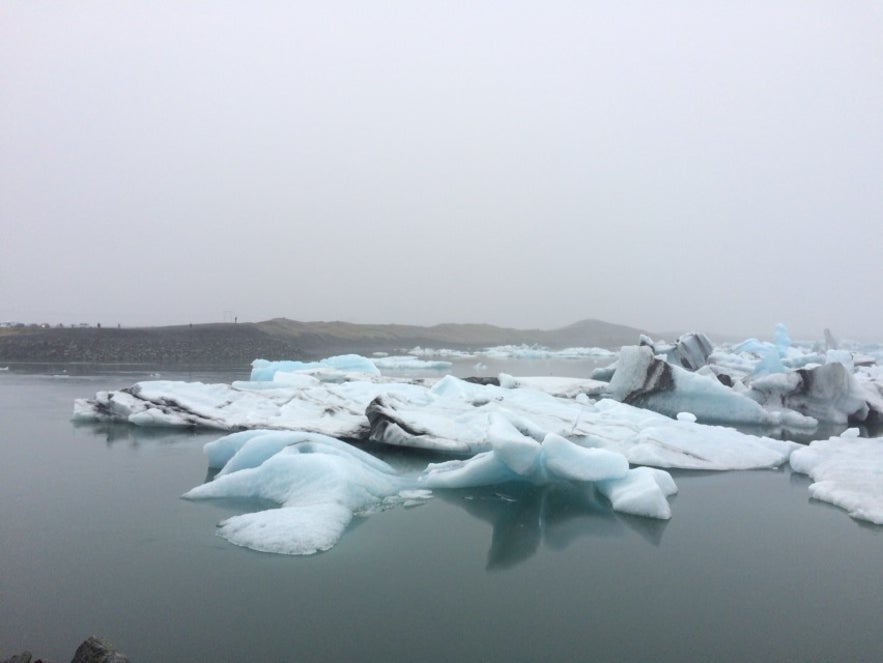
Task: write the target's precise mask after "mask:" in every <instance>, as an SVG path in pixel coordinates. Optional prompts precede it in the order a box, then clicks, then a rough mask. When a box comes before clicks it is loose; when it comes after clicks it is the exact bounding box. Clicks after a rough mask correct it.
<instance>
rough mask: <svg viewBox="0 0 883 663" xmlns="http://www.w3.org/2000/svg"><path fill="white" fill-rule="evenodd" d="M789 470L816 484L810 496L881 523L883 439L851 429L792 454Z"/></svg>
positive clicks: (811, 488)
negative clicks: (805, 476) (862, 434)
mask: <svg viewBox="0 0 883 663" xmlns="http://www.w3.org/2000/svg"><path fill="white" fill-rule="evenodd" d="M790 464H791V469H793V470H794V471H795V472H800V473H802V474H807V475H809V476H810V477H812V479H813V481H814V482H815V483H813V484H811V485H810V487H809V493H810V495H811V496H812V497H813V498H815V499H817V500H822V501H824V502H829V503H831V504H834V505H836V506H839V507H840V508H841V509H845V510H846V511H847V512H848V513H849V515H850V516H852V517H853V518H856V519H858V520H866V521H868V522H871V523H874V524H876V525H883V438H860V437H859V436H858V429H855V428H850V429H849V430H847V431H846V432H845V433H843V434H842V435H840V436H839V437H832V438H829V439H827V440H817V441H815V442H812V443H811V444H810V445H809V446H808V447H803V448H801V449H798V450H797V451H795V452H794V453H792V454H791V460H790Z"/></svg>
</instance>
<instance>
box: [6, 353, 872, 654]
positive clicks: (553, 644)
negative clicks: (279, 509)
mask: <svg viewBox="0 0 883 663" xmlns="http://www.w3.org/2000/svg"><path fill="white" fill-rule="evenodd" d="M485 363H490V362H485ZM470 369H471V366H470V365H466V364H463V365H457V366H455V372H457V373H458V374H464V373H466V372H469V370H470ZM507 369H508V372H511V373H513V374H516V375H519V374H520V375H528V374H549V373H555V374H561V375H565V374H572V375H579V374H583V375H584V374H585V372H586V370H587V365H586V363H582V364H580V362H576V361H567V362H554V361H543V360H541V361H540V362H539V363H537V362H536V361H534V362H528V361H522V362H509V363H507V364H505V365H494V366H489V367H488V369H487V370H488V372H489V374H492V373H493V371H498V370H507ZM61 371H62V369H61V368H59V367H30V368H28V369H24V368H17V367H12V368H11V370H9V371H4V372H0V453H2V455H0V658H4V657H6V656H9V655H11V654H13V653H15V652H18V651H21V650H23V649H30V650H31V651H33V652H34V653H35V654H38V655H40V656H43V657H47V658H50V659H52V660H56V661H64V660H68V659H69V658H70V656H71V655H72V652H73V650H74V649H75V648H76V646H77V644H78V643H79V642H80V641H82V640H83V639H84V638H85V637H86V636H87V635H89V634H93V633H94V634H99V635H101V636H103V637H105V638H107V639H108V640H110V641H111V642H113V643H114V644H115V645H116V646H117V647H119V648H120V649H122V650H123V651H124V652H126V653H127V654H128V655H129V656H130V657H131V658H132V660H133V661H160V660H162V661H243V660H254V661H295V660H297V661H332V660H333V661H342V660H385V661H417V660H419V661H451V660H511V661H517V660H524V661H530V660H574V659H582V660H589V659H591V660H595V661H623V660H628V661H637V660H654V661H681V660H717V661H722V660H733V661H736V660H739V661H744V660H770V661H772V660H775V661H845V660H849V661H876V660H879V652H880V651H883V629H880V626H879V624H880V615H881V614H883V583H881V575H880V569H881V561H883V528H881V527H875V526H871V525H866V524H862V523H860V522H857V521H854V520H852V519H851V518H849V517H848V516H847V515H846V513H845V512H843V511H841V510H839V509H836V508H834V507H831V506H829V505H826V504H823V503H819V502H814V501H811V500H810V499H809V496H808V492H807V486H808V485H809V483H810V481H809V479H808V478H807V477H804V476H802V475H797V474H792V473H791V472H790V471H789V470H788V469H787V468H786V469H782V470H778V471H753V472H726V473H691V472H683V471H681V472H673V475H674V476H675V479H676V481H677V483H678V487H679V489H680V493H679V494H678V495H677V496H676V497H675V498H674V499H673V501H672V510H673V514H674V515H673V518H672V519H671V521H668V522H657V521H649V520H646V519H641V518H634V517H628V516H622V515H619V514H615V513H613V512H612V511H610V510H609V508H608V507H606V506H605V505H604V504H603V503H601V502H599V501H598V500H597V499H594V498H593V497H592V496H591V495H587V494H586V493H584V492H581V491H576V490H572V489H570V490H568V489H563V488H555V489H549V488H546V489H536V488H525V487H516V486H499V487H494V488H491V489H482V490H473V491H455V492H450V493H439V494H437V496H436V497H435V498H434V499H433V500H431V501H429V502H428V503H427V504H425V505H423V506H420V507H416V508H412V509H404V508H397V509H392V510H389V511H385V512H382V513H378V514H375V515H372V516H371V517H370V518H366V519H359V520H357V522H356V523H355V525H354V526H352V527H351V529H350V531H348V532H347V533H346V534H345V535H344V537H343V538H342V539H341V541H340V542H339V543H338V544H337V546H335V547H334V548H333V549H332V550H331V551H329V552H326V553H323V554H319V555H315V556H311V557H285V556H278V555H270V554H262V553H257V552H254V551H251V550H247V549H243V548H238V547H235V546H233V545H231V544H229V543H227V542H226V541H224V540H222V539H220V538H219V537H217V536H215V534H214V530H215V524H216V523H217V522H218V521H219V520H222V519H223V518H225V517H228V516H230V515H233V514H236V513H242V512H244V511H246V510H248V509H249V507H250V506H253V505H247V504H241V503H236V502H217V501H208V502H188V501H185V500H182V499H180V495H181V494H182V493H183V492H185V491H186V490H188V489H189V488H191V487H193V486H195V485H197V484H198V483H200V482H202V481H204V480H205V478H206V463H205V458H204V456H203V454H202V445H203V444H204V443H205V442H207V441H210V440H212V439H215V438H217V437H218V435H217V434H214V433H187V432H180V431H143V430H135V429H130V428H128V427H125V426H75V425H73V424H72V423H71V421H70V415H71V407H72V404H73V400H74V399H75V398H79V397H87V396H92V395H94V393H95V392H96V391H98V390H99V389H113V388H120V387H124V386H128V385H130V384H132V383H133V382H135V381H138V380H143V379H150V377H151V376H150V373H151V372H152V371H143V370H140V369H134V368H133V369H130V370H121V369H120V368H119V367H114V368H111V369H103V370H97V369H95V368H94V367H82V366H81V367H66V368H65V371H66V372H61ZM246 375H247V367H245V368H243V369H242V370H241V371H237V372H231V371H221V372H218V371H191V372H187V373H172V372H166V371H163V372H162V377H163V378H168V379H197V380H202V381H223V382H229V381H230V380H231V379H240V378H243V377H245V376H246ZM390 455H391V456H392V457H391V458H388V460H391V461H392V462H395V463H400V464H401V463H408V462H411V463H419V464H423V463H425V462H426V461H428V460H430V459H431V458H430V457H428V456H417V457H416V458H415V456H414V455H412V454H407V453H405V452H401V451H399V452H391V454H390Z"/></svg>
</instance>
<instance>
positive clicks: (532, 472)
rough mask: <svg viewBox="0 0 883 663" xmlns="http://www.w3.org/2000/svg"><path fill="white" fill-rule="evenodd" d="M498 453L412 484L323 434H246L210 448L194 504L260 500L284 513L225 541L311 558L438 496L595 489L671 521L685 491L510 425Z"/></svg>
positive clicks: (258, 519)
mask: <svg viewBox="0 0 883 663" xmlns="http://www.w3.org/2000/svg"><path fill="white" fill-rule="evenodd" d="M491 439H492V446H493V449H492V450H491V451H488V452H486V453H483V454H479V455H476V456H474V457H473V458H470V459H468V460H461V461H450V462H447V463H439V464H430V465H429V466H427V468H426V469H425V470H423V471H422V472H421V473H419V474H416V475H414V474H410V475H404V474H400V473H398V472H396V471H395V470H394V469H393V468H392V467H390V466H389V465H388V464H386V463H385V462H383V461H382V460H379V459H378V458H376V457H374V456H372V455H370V454H367V453H365V452H364V451H361V450H359V449H357V448H356V447H353V446H352V445H349V444H347V443H345V442H341V441H339V440H336V439H334V438H329V437H327V436H324V435H318V434H315V433H302V432H281V431H263V430H256V431H244V432H240V433H234V434H232V435H229V436H227V437H224V438H221V439H219V440H216V441H214V442H210V443H209V444H207V445H206V447H205V450H206V454H207V455H208V457H209V465H210V467H213V468H218V467H220V470H219V472H218V473H217V475H216V476H215V478H214V479H213V480H211V481H209V482H207V483H205V484H202V485H200V486H197V487H195V488H193V489H191V490H190V491H188V492H187V493H185V494H184V497H185V498H187V499H208V498H229V497H239V498H254V499H259V500H266V501H270V502H273V503H274V504H276V505H278V506H277V507H275V508H270V509H265V510H261V511H257V512H254V513H246V514H241V515H237V516H233V517H231V518H227V519H226V520H224V521H222V522H221V523H220V524H219V529H218V534H219V535H220V536H222V537H223V538H225V539H227V540H228V541H230V542H231V543H234V544H236V545H239V546H244V547H247V548H252V549H254V550H259V551H263V552H274V553H284V554H290V555H309V554H313V553H316V552H320V551H323V550H328V549H329V548H331V547H332V546H334V545H335V543H337V541H338V540H339V539H340V537H341V536H342V535H343V533H344V531H345V530H346V527H347V525H349V523H350V522H351V521H352V519H353V517H356V516H365V515H369V514H370V513H373V512H376V511H378V510H382V509H386V508H389V507H391V506H394V505H406V506H407V505H415V504H419V503H421V502H422V501H424V500H426V499H428V498H429V496H430V495H431V492H430V491H431V490H439V489H445V488H473V487H478V486H488V485H496V484H500V483H507V482H513V481H515V482H527V483H531V484H534V485H545V484H553V483H562V482H563V483H567V482H578V483H592V484H594V486H595V487H596V488H597V490H598V491H599V492H600V493H601V494H603V495H605V496H606V497H607V498H608V499H609V500H610V503H611V506H612V508H613V509H614V510H615V511H619V512H623V513H629V514H632V515H639V516H644V517H648V518H657V519H663V520H665V519H668V518H670V517H671V509H670V507H669V504H668V500H667V499H666V498H667V497H668V496H669V495H672V494H673V493H675V492H676V491H677V488H676V486H675V484H674V481H673V480H672V478H671V476H670V475H669V474H668V473H667V472H664V471H662V470H653V469H649V468H637V469H629V464H628V461H627V460H626V459H625V458H624V457H623V456H621V455H619V454H616V453H614V452H610V451H604V450H599V449H584V448H582V447H579V446H577V445H575V444H573V443H571V442H569V441H568V440H565V439H564V438H561V437H559V436H557V435H554V434H549V435H547V436H545V437H544V439H543V441H542V443H539V442H536V441H535V440H533V439H531V438H528V437H525V436H524V435H522V434H521V433H520V432H519V431H518V430H517V429H516V428H515V427H514V426H512V424H511V423H509V422H508V420H506V418H505V417H503V416H496V417H494V419H493V422H492V425H491Z"/></svg>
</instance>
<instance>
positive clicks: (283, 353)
mask: <svg viewBox="0 0 883 663" xmlns="http://www.w3.org/2000/svg"><path fill="white" fill-rule="evenodd" d="M642 333H646V332H645V331H644V330H641V329H636V328H634V327H627V326H624V325H616V324H611V323H608V322H603V321H600V320H583V321H581V322H577V323H574V324H572V325H568V326H567V327H562V328H560V329H553V330H542V329H509V328H505V327H496V326H493V325H484V324H441V325H435V326H433V327H419V326H416V325H391V324H390V325H361V324H352V323H347V322H298V321H295V320H288V319H286V318H276V319H273V320H267V321H265V322H257V323H237V324H234V323H212V324H199V325H176V326H170V327H136V328H117V327H50V328H43V327H15V328H7V329H2V330H0V365H3V364H4V363H15V362H99V363H126V364H142V363H143V364H156V365H163V364H184V363H191V364H192V363H199V364H206V365H216V364H243V363H247V362H250V361H251V360H253V359H256V358H258V357H260V358H264V359H317V358H321V357H325V356H329V355H333V354H341V353H348V352H355V353H360V354H367V353H371V352H393V351H401V350H406V349H408V348H412V347H415V346H418V345H419V346H423V347H428V348H450V349H454V350H478V349H482V348H486V347H492V346H496V345H509V344H516V345H520V344H527V345H542V346H545V347H549V348H552V349H561V348H566V347H577V346H583V347H588V346H594V347H606V348H612V349H618V348H619V347H620V346H622V345H627V344H634V343H637V342H638V338H639V336H640V334H642Z"/></svg>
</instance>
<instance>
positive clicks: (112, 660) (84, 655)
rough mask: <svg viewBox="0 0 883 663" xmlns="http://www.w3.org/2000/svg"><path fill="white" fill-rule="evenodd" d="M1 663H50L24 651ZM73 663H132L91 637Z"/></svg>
mask: <svg viewBox="0 0 883 663" xmlns="http://www.w3.org/2000/svg"><path fill="white" fill-rule="evenodd" d="M0 663H50V662H49V661H47V660H46V659H42V658H36V659H35V658H34V655H33V654H31V652H29V651H23V652H22V653H21V654H16V655H15V656H12V657H11V658H7V659H4V660H2V661H0ZM71 663H130V662H129V657H128V656H126V655H124V654H122V653H120V652H118V651H117V650H116V649H114V648H113V645H111V644H110V643H108V642H107V641H106V640H102V639H101V638H97V637H95V636H94V635H90V636H89V637H88V638H86V639H85V640H83V642H82V643H81V644H80V646H79V647H77V651H76V652H75V653H74V657H73V658H72V659H71Z"/></svg>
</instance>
